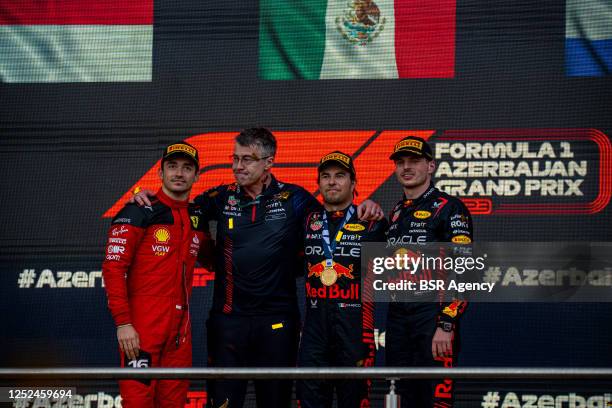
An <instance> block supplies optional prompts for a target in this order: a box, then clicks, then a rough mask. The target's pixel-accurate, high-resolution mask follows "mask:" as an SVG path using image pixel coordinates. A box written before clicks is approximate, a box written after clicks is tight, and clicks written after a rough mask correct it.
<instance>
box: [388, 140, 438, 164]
mask: <svg viewBox="0 0 612 408" xmlns="http://www.w3.org/2000/svg"><path fill="white" fill-rule="evenodd" d="M404 154H406V155H413V156H419V157H425V158H426V159H427V160H433V151H432V149H431V146H430V145H429V143H427V142H426V141H425V140H424V139H421V138H420V137H416V136H408V137H405V138H403V139H402V140H400V141H399V142H397V143H396V144H395V147H394V148H393V153H392V154H391V156H389V159H391V160H395V159H397V158H398V157H400V156H402V155H404Z"/></svg>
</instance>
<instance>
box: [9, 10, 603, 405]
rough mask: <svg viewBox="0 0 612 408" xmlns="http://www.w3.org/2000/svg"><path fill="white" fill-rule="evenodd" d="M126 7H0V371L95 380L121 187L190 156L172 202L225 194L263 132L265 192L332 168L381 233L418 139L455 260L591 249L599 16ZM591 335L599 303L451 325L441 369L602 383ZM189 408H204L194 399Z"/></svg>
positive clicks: (595, 401)
mask: <svg viewBox="0 0 612 408" xmlns="http://www.w3.org/2000/svg"><path fill="white" fill-rule="evenodd" d="M43 3H44V4H43ZM130 3H133V4H132V5H130V6H126V5H125V4H124V3H123V2H118V1H116V0H102V1H97V2H90V1H85V2H83V1H78V2H77V1H72V0H71V1H51V0H46V1H44V2H33V1H23V2H11V1H8V0H0V81H2V83H0V131H1V137H0V159H1V160H0V169H1V170H2V171H1V173H0V174H2V177H1V180H0V188H1V191H2V211H1V212H0V220H1V223H0V225H1V226H2V234H0V260H1V264H0V269H1V270H0V287H1V288H2V289H1V291H2V296H0V312H1V313H0V316H1V317H0V325H1V326H2V330H1V332H0V341H1V344H2V347H1V348H0V365H1V366H4V367H28V366H45V367H56V366H81V367H97V366H114V365H116V364H117V361H118V352H117V346H116V340H115V330H114V327H113V323H112V321H111V318H110V315H109V313H108V311H107V309H106V299H105V295H104V288H103V281H102V279H101V262H102V259H103V256H104V243H105V234H106V232H107V229H108V226H109V223H110V218H111V217H112V215H113V214H115V213H116V212H117V211H118V210H119V209H120V208H121V206H122V205H123V204H124V203H125V200H126V199H127V198H128V197H129V195H130V191H131V189H132V188H133V187H134V186H136V185H139V186H143V187H147V186H148V187H153V186H156V185H157V182H158V180H157V179H156V175H155V173H156V169H157V168H158V166H159V158H160V154H161V149H162V148H163V146H164V145H166V144H168V143H170V142H172V141H176V140H187V141H189V142H190V143H193V144H194V145H195V146H197V147H198V148H199V150H200V153H201V157H202V163H203V166H202V169H201V174H200V181H199V182H198V183H197V184H196V185H195V187H194V191H193V194H194V195H196V194H199V193H201V192H202V191H205V190H206V189H207V188H209V187H212V186H215V185H218V184H219V183H221V182H224V181H228V182H229V181H231V180H232V174H231V169H230V163H229V160H228V156H229V155H230V154H231V151H232V143H233V142H232V140H233V137H234V136H235V135H236V134H237V133H238V132H239V130H240V129H242V128H244V127H249V126H255V125H262V126H267V127H269V128H270V129H271V130H272V131H273V132H274V133H275V134H276V135H277V138H278V142H279V150H278V155H277V160H276V165H275V168H274V173H275V174H276V175H277V177H278V178H279V179H280V180H283V181H286V182H293V183H297V184H300V185H302V186H304V187H305V188H306V189H308V190H310V191H311V192H313V194H316V195H318V192H317V190H316V184H315V179H316V165H317V162H318V160H319V158H320V157H321V155H323V154H324V153H327V152H329V151H332V150H336V149H341V150H343V151H345V152H346V153H349V154H352V155H353V156H354V158H355V164H356V168H357V172H358V191H359V200H362V199H365V198H368V197H369V198H371V199H373V200H375V201H377V202H379V203H380V204H381V205H382V207H383V208H384V209H385V211H386V212H388V211H390V209H391V208H392V206H393V205H394V204H395V202H396V201H397V200H398V199H399V198H400V197H401V190H400V188H399V186H398V184H397V182H396V181H395V179H394V177H393V164H392V162H390V161H389V160H388V155H389V154H390V152H391V150H392V146H393V144H394V142H395V141H397V140H399V139H400V138H402V137H403V136H406V135H411V134H412V135H420V136H421V137H424V138H426V139H428V140H429V141H430V142H431V143H432V144H433V145H434V147H435V150H436V153H435V154H436V161H437V164H438V169H437V171H436V183H437V185H438V186H439V187H440V188H441V189H443V190H445V191H447V192H449V193H450V194H453V195H455V196H459V197H460V198H461V199H463V200H464V201H465V203H466V205H468V206H469V207H470V209H471V211H472V213H473V214H474V224H475V237H476V240H478V241H611V240H612V232H611V229H610V226H611V224H612V223H611V221H612V210H611V209H610V198H611V194H612V181H611V177H612V145H611V138H610V136H611V135H612V115H610V100H612V80H611V79H610V77H609V74H610V61H611V60H610V51H609V50H610V49H611V48H610V47H609V40H608V38H610V37H612V32H611V31H610V29H609V27H611V26H612V18H611V13H610V7H609V4H607V3H608V2H605V1H603V0H601V1H597V0H589V1H578V0H567V1H559V0H554V1H553V0H543V1H538V2H532V1H514V2H507V1H498V0H465V1H463V0H462V1H446V0H445V1H430V0H420V1H404V0H395V1H391V0H377V1H346V0H345V1H335V0H327V1H323V0H321V1H319V0H317V1H312V2H310V1H308V2H287V1H272V0H261V1H260V2H257V1H255V0H237V1H231V2H216V3H211V2H200V1H194V0H182V1H172V0H155V1H153V0H137V1H134V2H130ZM287 4H289V6H287ZM212 279H213V276H212V274H211V273H210V272H208V271H206V270H203V269H199V270H198V271H197V273H196V278H195V282H194V286H195V288H194V292H193V293H194V294H193V300H192V305H193V307H192V314H193V319H192V320H193V331H194V349H195V350H194V364H195V365H196V366H205V365H206V344H205V342H204V338H205V327H204V322H205V319H206V316H207V314H208V310H209V308H210V304H211V294H212V290H211V289H212ZM300 296H301V299H303V296H302V293H301V292H300ZM384 313H385V310H384V307H383V306H381V307H379V308H378V309H377V332H376V339H377V347H378V349H379V357H380V358H379V361H378V363H379V364H382V363H383V358H382V357H383V354H384V353H382V351H383V350H384ZM610 321H612V307H610V305H609V304H601V303H582V304H576V303H574V304H571V303H568V304H545V303H530V304H472V305H470V307H469V308H468V310H467V312H466V314H465V315H464V318H463V321H462V326H461V337H462V344H461V355H460V360H459V363H460V365H462V366H567V367H580V366H597V367H609V366H611V365H612V348H611V347H610V344H611V343H612V330H610V328H609V326H610ZM78 385H79V388H78V391H79V394H80V395H81V398H82V401H81V402H77V405H79V404H82V405H83V406H99V407H112V406H117V405H118V404H119V399H117V398H116V397H117V394H118V393H117V389H116V387H114V385H113V384H105V383H93V384H92V383H89V384H81V383H79V384H78ZM611 390H612V386H611V384H610V383H594V382H590V383H584V382H581V383H571V382H564V383H558V382H528V381H513V382H491V381H489V382H486V383H482V382H480V383H478V382H471V381H462V382H459V383H458V384H457V395H458V396H457V400H458V404H457V405H458V406H461V407H475V406H482V407H485V408H495V407H498V406H499V407H502V406H506V407H515V406H529V405H528V404H529V403H530V402H533V401H538V402H539V403H540V404H541V406H548V405H547V404H552V403H553V402H554V401H556V402H557V403H558V404H561V405H559V406H567V404H569V403H571V401H574V402H573V403H574V404H575V406H589V407H591V406H593V407H599V406H606V404H607V403H608V401H611V400H612V396H611V395H610V391H611ZM381 391H382V388H381V385H380V384H379V385H378V386H377V388H376V393H375V394H374V399H375V401H376V404H380V401H381V394H380V392H381ZM190 398H191V400H190V401H191V404H192V406H193V407H196V406H202V404H203V401H204V399H205V384H204V383H203V382H196V383H194V385H193V387H192V392H191V394H190ZM551 401H553V402H551ZM564 401H568V402H564ZM582 401H584V405H580V404H582ZM251 402H252V401H251ZM41 404H42V405H41V406H45V405H44V404H45V402H41ZM563 404H566V405H563ZM34 405H35V404H32V405H30V406H34ZM551 406H552V405H551ZM570 406H571V405H570Z"/></svg>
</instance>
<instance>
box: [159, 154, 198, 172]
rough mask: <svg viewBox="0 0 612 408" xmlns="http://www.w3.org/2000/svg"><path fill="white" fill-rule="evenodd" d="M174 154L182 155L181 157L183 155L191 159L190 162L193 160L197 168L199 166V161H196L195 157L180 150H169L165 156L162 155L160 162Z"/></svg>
mask: <svg viewBox="0 0 612 408" xmlns="http://www.w3.org/2000/svg"><path fill="white" fill-rule="evenodd" d="M175 156H182V157H185V158H187V159H189V160H191V161H192V162H194V163H195V165H196V166H197V167H198V168H199V167H200V163H198V161H197V160H196V159H194V158H193V156H191V155H190V154H188V153H185V152H181V151H176V152H171V153H169V154H167V155H165V156H164V157H163V159H162V162H163V161H165V160H169V159H171V158H173V157H175Z"/></svg>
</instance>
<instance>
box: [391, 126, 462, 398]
mask: <svg viewBox="0 0 612 408" xmlns="http://www.w3.org/2000/svg"><path fill="white" fill-rule="evenodd" d="M390 159H391V160H393V161H394V162H395V175H396V177H397V179H398V181H399V182H400V184H401V185H402V188H403V190H404V197H403V198H402V199H401V200H400V201H399V202H398V203H397V204H396V205H395V207H394V208H393V210H392V211H391V215H390V220H389V231H388V237H387V242H388V244H389V245H392V246H396V245H402V244H424V243H427V242H453V243H456V244H469V243H470V242H472V239H473V234H472V216H471V215H470V212H469V211H468V209H467V208H466V207H465V205H464V204H463V203H462V202H461V201H460V200H459V199H457V198H455V197H452V196H450V195H448V194H445V193H443V192H441V191H439V190H438V189H437V188H435V187H434V186H433V184H432V182H431V178H432V174H433V173H434V171H435V161H434V160H433V152H432V149H431V146H430V145H429V144H428V143H427V142H426V141H425V140H423V139H421V138H418V137H411V136H409V137H406V138H404V139H402V140H400V141H399V142H398V143H397V144H396V145H395V148H394V151H393V154H392V155H391V157H390ZM465 307H466V303H465V302H463V301H459V300H453V301H450V302H442V303H440V302H431V301H423V302H407V303H399V302H394V303H390V304H389V312H388V315H387V328H386V334H385V348H386V354H385V355H386V361H387V365H389V366H398V367H402V366H404V367H405V366H432V367H436V366H442V367H452V366H453V365H454V362H455V361H456V356H457V349H456V345H457V342H458V339H457V323H458V320H459V317H460V316H461V314H462V313H463V310H464V309H465ZM398 388H399V390H398V393H399V394H400V395H401V401H402V407H444V408H449V407H451V406H452V405H453V382H452V380H451V379H444V380H442V381H440V380H434V381H430V380H403V381H400V382H399V384H398Z"/></svg>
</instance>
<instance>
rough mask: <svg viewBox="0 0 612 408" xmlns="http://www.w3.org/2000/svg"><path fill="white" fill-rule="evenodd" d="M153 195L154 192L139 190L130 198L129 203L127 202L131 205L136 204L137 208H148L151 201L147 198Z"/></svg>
mask: <svg viewBox="0 0 612 408" xmlns="http://www.w3.org/2000/svg"><path fill="white" fill-rule="evenodd" d="M154 195H155V192H153V191H151V190H140V191H138V192H137V193H136V194H134V195H133V196H132V197H130V201H128V202H129V203H131V204H134V203H136V204H137V205H138V206H139V207H144V206H149V205H151V200H149V197H153V196H154Z"/></svg>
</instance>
